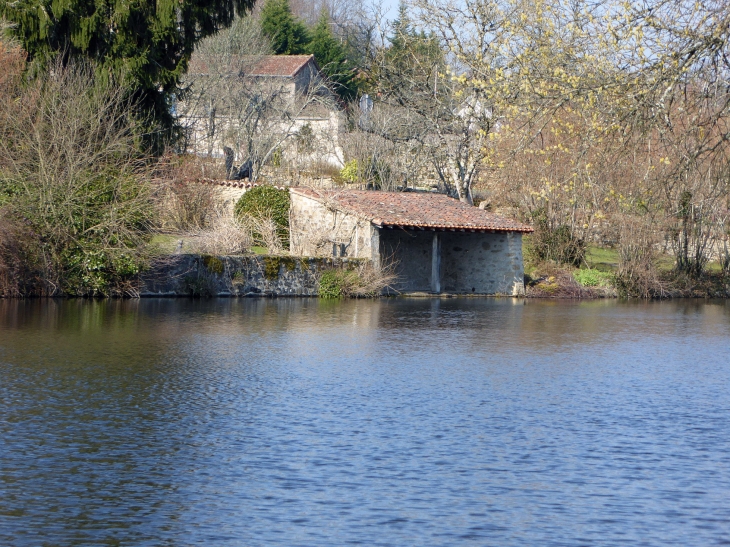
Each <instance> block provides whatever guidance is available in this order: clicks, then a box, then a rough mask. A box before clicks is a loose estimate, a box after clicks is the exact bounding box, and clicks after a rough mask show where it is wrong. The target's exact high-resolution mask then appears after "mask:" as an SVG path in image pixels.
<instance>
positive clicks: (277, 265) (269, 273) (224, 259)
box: [140, 255, 352, 297]
mask: <svg viewBox="0 0 730 547" xmlns="http://www.w3.org/2000/svg"><path fill="white" fill-rule="evenodd" d="M350 262H352V261H351V260H348V259H332V258H306V257H305V258H299V257H297V258H295V257H285V256H220V257H219V256H209V255H207V256H200V255H175V256H170V257H168V258H166V259H165V260H164V261H161V262H159V263H158V264H156V265H155V266H154V267H153V268H152V269H151V270H149V271H147V272H145V273H144V274H143V275H142V277H141V279H140V296H142V297H151V296H316V295H317V291H318V289H319V276H320V274H321V272H322V271H323V270H327V269H330V268H334V267H347V266H348V264H349V263H350Z"/></svg>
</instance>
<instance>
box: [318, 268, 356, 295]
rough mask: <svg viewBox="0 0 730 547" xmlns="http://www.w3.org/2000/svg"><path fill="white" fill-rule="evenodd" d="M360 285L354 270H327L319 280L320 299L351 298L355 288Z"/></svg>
mask: <svg viewBox="0 0 730 547" xmlns="http://www.w3.org/2000/svg"><path fill="white" fill-rule="evenodd" d="M358 284H359V278H358V275H357V272H356V271H354V270H327V271H325V272H324V273H323V274H322V276H321V277H320V278H319V297H320V298H342V297H345V296H349V295H350V294H351V292H352V289H353V287H355V286H357V285H358Z"/></svg>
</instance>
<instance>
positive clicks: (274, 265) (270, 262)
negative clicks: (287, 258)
mask: <svg viewBox="0 0 730 547" xmlns="http://www.w3.org/2000/svg"><path fill="white" fill-rule="evenodd" d="M280 269H281V257H280V256H265V257H264V277H265V278H266V279H267V280H268V281H276V280H277V279H279V270H280Z"/></svg>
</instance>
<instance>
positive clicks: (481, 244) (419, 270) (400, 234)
mask: <svg viewBox="0 0 730 547" xmlns="http://www.w3.org/2000/svg"><path fill="white" fill-rule="evenodd" d="M379 232H380V252H381V257H382V260H383V262H384V263H386V264H387V263H388V262H391V263H393V264H394V265H395V268H396V273H397V275H398V278H399V282H398V283H397V284H396V285H395V288H396V289H397V290H398V291H401V292H406V293H408V292H431V291H432V290H433V283H432V279H431V275H432V268H433V262H432V257H433V249H434V245H433V238H434V235H435V234H438V238H439V242H438V245H439V247H440V252H441V260H440V261H439V266H440V268H439V278H440V279H439V281H440V282H439V286H440V290H441V292H443V293H447V294H509V295H520V294H524V291H525V288H524V272H523V263H522V234H520V233H518V232H497V233H471V232H432V231H430V230H424V231H420V230H379Z"/></svg>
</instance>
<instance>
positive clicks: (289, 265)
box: [281, 256, 297, 272]
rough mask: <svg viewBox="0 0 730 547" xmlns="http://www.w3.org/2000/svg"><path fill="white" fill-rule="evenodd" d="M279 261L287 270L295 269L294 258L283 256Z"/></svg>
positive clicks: (295, 262)
mask: <svg viewBox="0 0 730 547" xmlns="http://www.w3.org/2000/svg"><path fill="white" fill-rule="evenodd" d="M281 262H282V264H284V266H285V267H286V271H287V272H293V271H294V270H296V269H297V261H296V259H295V258H292V257H290V256H283V257H281Z"/></svg>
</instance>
